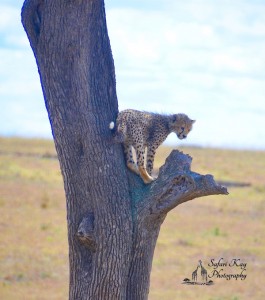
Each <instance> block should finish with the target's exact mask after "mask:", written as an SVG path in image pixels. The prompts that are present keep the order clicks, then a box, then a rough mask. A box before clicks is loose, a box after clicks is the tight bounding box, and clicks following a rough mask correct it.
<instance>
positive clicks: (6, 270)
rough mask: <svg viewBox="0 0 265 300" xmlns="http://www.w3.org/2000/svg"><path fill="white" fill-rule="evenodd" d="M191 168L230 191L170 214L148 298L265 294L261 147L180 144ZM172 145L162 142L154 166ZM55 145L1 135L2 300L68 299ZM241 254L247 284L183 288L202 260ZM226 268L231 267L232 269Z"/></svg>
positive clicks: (215, 299)
mask: <svg viewBox="0 0 265 300" xmlns="http://www.w3.org/2000/svg"><path fill="white" fill-rule="evenodd" d="M182 150H183V151H184V152H185V153H189V154H190V155H191V156H193V164H192V169H193V170H194V171H195V170H196V172H199V173H202V174H207V173H211V174H213V175H215V178H216V179H217V180H219V181H222V182H226V183H227V184H229V192H230V195H229V196H211V197H204V198H201V199H196V200H194V201H190V202H188V203H186V204H184V205H181V206H179V207H178V208H177V209H175V210H173V211H172V212H170V213H169V215H168V217H167V219H166V221H165V222H164V224H163V226H162V228H161V233H160V236H159V239H158V243H157V247H156V251H155V257H154V262H153V269H152V275H151V290H150V297H149V299H151V300H158V299H159V300H160V299H163V300H167V299H168V300H169V299H170V300H172V299H173V300H174V299H208V300H210V299H211V300H226V299H227V300H228V299H229V300H239V299H240V300H241V299H257V300H258V299H263V297H264V295H265V286H264V284H263V275H264V273H265V242H264V239H263V237H264V229H265V217H264V212H265V172H264V170H265V152H251V151H232V150H219V149H199V148H186V149H182ZM170 151H171V149H170V148H166V147H162V148H161V149H160V150H159V153H158V154H157V156H156V167H157V168H158V167H159V166H160V165H161V164H162V163H163V161H164V160H165V157H166V156H167V155H168V154H169V153H170ZM54 156H55V150H54V146H53V143H52V142H50V141H44V140H23V139H3V138H2V139H0V209H1V220H0V238H1V244H0V299H5V300H10V299H27V300H28V299H29V300H31V299H38V300H42V299H43V300H44V299H67V295H68V286H67V285H68V261H67V259H68V253H67V251H68V250H67V232H66V221H65V220H66V211H65V199H64V191H63V185H62V179H61V175H60V171H59V165H58V162H57V160H56V159H54ZM221 257H223V258H224V259H227V260H230V259H232V258H240V259H241V260H242V261H244V262H246V263H247V272H246V274H247V278H246V280H244V281H241V280H238V281H235V280H230V281H227V280H224V279H214V282H215V284H214V285H213V286H190V285H183V284H182V280H183V279H184V278H185V277H188V278H190V277H191V272H192V271H193V270H194V269H195V268H196V265H197V262H198V260H199V259H201V260H202V261H203V264H204V266H205V267H206V268H207V269H208V271H209V270H210V269H211V268H210V267H207V263H208V262H209V261H210V260H211V259H212V258H215V259H218V258H221ZM231 271H236V270H235V268H234V269H231Z"/></svg>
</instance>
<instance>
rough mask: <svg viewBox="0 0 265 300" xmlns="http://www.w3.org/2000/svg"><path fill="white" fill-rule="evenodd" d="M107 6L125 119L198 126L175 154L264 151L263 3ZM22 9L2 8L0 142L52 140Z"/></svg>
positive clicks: (8, 4)
mask: <svg viewBox="0 0 265 300" xmlns="http://www.w3.org/2000/svg"><path fill="white" fill-rule="evenodd" d="M105 3H106V14H107V22H108V30H109V36H110V41H111V46H112V52H113V56H114V61H115V68H116V77H117V93H118V98H119V108H120V110H122V109H125V108H135V109H139V110H146V111H154V112H159V113H160V112H161V113H178V112H184V113H186V114H188V115H189V116H190V117H191V118H193V119H196V120H197V122H196V123H195V124H194V129H193V131H192V132H191V133H190V135H189V137H188V139H187V141H178V140H177V139H176V137H175V135H171V136H170V137H169V138H168V140H167V142H168V143H171V144H173V145H179V144H181V145H184V144H195V145H200V146H211V147H229V148H248V149H265V131H264V128H265V18H264V15H265V1H257V0H252V1H248V0H240V1H239V0H234V1H227V0H222V1H214V0H204V1H199V0H196V1H195V0H186V1H181V0H163V1H162V0H152V1H151V0H145V1H140V0H123V1H117V0H116V1H115V0H107V1H105ZM22 4H23V1H13V0H9V1H4V0H0V107H1V110H0V135H5V136H7V135H12V136H13V135H15V136H27V137H51V130H50V125H49V121H48V116H47V112H46V109H45V106H44V101H43V96H42V92H41V87H40V83H39V76H38V72H37V67H36V64H35V60H34V57H33V53H32V51H31V49H30V46H29V42H28V40H27V37H26V34H25V32H24V31H23V28H22V25H21V23H20V9H21V6H22Z"/></svg>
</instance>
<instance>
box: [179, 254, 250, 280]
mask: <svg viewBox="0 0 265 300" xmlns="http://www.w3.org/2000/svg"><path fill="white" fill-rule="evenodd" d="M246 272H247V264H246V263H245V262H242V261H241V259H240V258H233V259H231V260H224V258H219V259H218V260H216V259H214V258H213V259H211V261H210V262H209V263H208V264H207V269H206V268H205V267H204V266H203V265H202V261H201V260H199V262H198V265H197V267H196V269H195V270H194V271H193V272H192V274H191V279H190V278H185V279H184V280H183V282H182V283H183V284H190V285H213V284H214V280H215V279H225V280H228V281H229V280H245V279H246V278H247V274H246Z"/></svg>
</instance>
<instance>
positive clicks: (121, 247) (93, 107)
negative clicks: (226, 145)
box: [22, 0, 227, 300]
mask: <svg viewBox="0 0 265 300" xmlns="http://www.w3.org/2000/svg"><path fill="white" fill-rule="evenodd" d="M22 23H23V26H24V28H25V30H26V33H27V35H28V38H29V41H30V44H31V47H32V50H33V52H34V55H35V58H36V62H37V66H38V71H39V74H40V80H41V85H42V90H43V95H44V100H45V104H46V108H47V111H48V115H49V119H50V123H51V128H52V133H53V137H54V141H55V146H56V150H57V153H58V158H59V162H60V167H61V171H62V175H63V179H64V188H65V194H66V204H67V222H68V240H69V266H70V284H69V299H71V300H72V299H75V300H76V299H137V300H141V299H147V297H148V291H149V279H150V272H151V266H152V259H153V253H154V248H155V244H156V240H157V237H158V234H159V229H160V226H161V224H162V222H163V221H164V219H165V217H166V214H167V213H168V212H169V211H170V210H171V209H173V208H174V207H176V206H177V205H179V204H181V203H183V202H185V201H188V200H191V199H193V198H196V197H201V196H206V195H211V194H226V193H227V191H226V189H225V188H223V187H220V186H218V185H217V184H216V183H215V182H214V180H213V178H212V176H211V175H206V176H202V175H199V174H197V173H194V172H192V171H191V170H190V164H191V158H190V157H189V156H187V155H184V154H183V153H180V152H178V151H173V152H172V153H171V155H170V156H169V158H168V159H167V161H166V163H165V165H164V166H163V167H162V168H161V169H160V172H159V177H158V178H157V180H156V181H154V182H153V183H152V184H150V185H148V186H146V185H145V184H144V183H143V182H142V180H141V179H140V178H139V177H138V176H136V175H134V174H133V173H131V172H130V171H128V170H127V169H126V166H125V163H124V156H123V152H122V147H121V145H117V144H115V143H113V142H112V136H111V132H110V130H109V128H108V125H109V123H110V122H111V121H113V120H115V119H116V116H117V113H118V101H117V96H116V83H115V72H114V63H113V58H112V53H111V48H110V43H109V38H108V34H107V27H106V19H105V10H104V2H103V0H86V1H83V0H75V1H74V0H68V1H66V0H56V1H54V0H46V1H44V0H26V1H25V2H24V5H23V8H22Z"/></svg>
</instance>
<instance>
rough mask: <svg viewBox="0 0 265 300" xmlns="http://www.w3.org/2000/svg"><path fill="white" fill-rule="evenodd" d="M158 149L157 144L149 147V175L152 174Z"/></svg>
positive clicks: (147, 161)
mask: <svg viewBox="0 0 265 300" xmlns="http://www.w3.org/2000/svg"><path fill="white" fill-rule="evenodd" d="M156 149H157V148H156V147H155V146H148V147H147V158H146V165H147V166H146V170H147V172H148V174H149V175H152V171H153V165H154V158H155V153H156Z"/></svg>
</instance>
